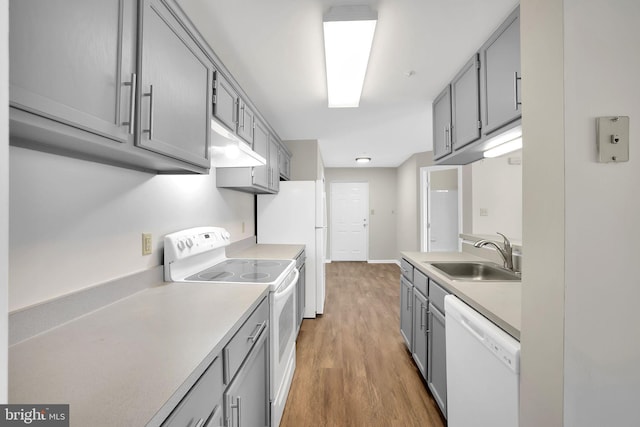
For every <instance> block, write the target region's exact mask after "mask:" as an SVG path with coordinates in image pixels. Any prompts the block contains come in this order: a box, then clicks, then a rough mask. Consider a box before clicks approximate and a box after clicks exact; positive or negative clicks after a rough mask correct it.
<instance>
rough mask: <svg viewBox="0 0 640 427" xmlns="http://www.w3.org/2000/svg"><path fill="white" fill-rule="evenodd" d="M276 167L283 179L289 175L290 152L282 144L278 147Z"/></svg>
mask: <svg viewBox="0 0 640 427" xmlns="http://www.w3.org/2000/svg"><path fill="white" fill-rule="evenodd" d="M278 165H279V167H278V169H279V170H280V176H281V177H282V178H284V179H285V180H288V179H289V178H290V177H291V154H289V152H288V151H287V150H286V149H285V148H284V147H283V146H282V145H280V147H279V148H278Z"/></svg>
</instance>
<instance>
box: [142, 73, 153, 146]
mask: <svg viewBox="0 0 640 427" xmlns="http://www.w3.org/2000/svg"><path fill="white" fill-rule="evenodd" d="M142 96H148V97H149V129H145V130H143V131H142V132H144V133H148V134H149V139H153V85H149V92H147V93H145V94H143V95H142Z"/></svg>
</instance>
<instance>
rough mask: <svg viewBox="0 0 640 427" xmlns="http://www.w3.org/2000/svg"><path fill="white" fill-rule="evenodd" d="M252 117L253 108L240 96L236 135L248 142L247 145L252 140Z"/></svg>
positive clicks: (253, 117)
mask: <svg viewBox="0 0 640 427" xmlns="http://www.w3.org/2000/svg"><path fill="white" fill-rule="evenodd" d="M254 119H255V114H254V113H253V110H252V109H251V107H249V105H248V104H247V103H246V102H245V101H244V100H243V99H242V98H240V101H239V104H238V136H240V137H241V138H242V139H244V140H245V141H247V142H248V143H249V146H251V145H253V142H254V140H253V139H254V136H253V129H254V128H253V123H254ZM260 154H262V153H260ZM263 155H264V154H263Z"/></svg>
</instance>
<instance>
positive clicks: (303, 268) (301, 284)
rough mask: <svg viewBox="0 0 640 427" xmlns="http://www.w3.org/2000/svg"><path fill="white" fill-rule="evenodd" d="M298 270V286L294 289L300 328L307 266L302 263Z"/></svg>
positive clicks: (302, 316)
mask: <svg viewBox="0 0 640 427" xmlns="http://www.w3.org/2000/svg"><path fill="white" fill-rule="evenodd" d="M301 256H303V257H304V252H303V255H301ZM298 270H299V271H300V276H299V278H298V286H297V288H296V290H297V291H298V305H297V309H298V311H297V316H298V329H300V325H302V320H303V319H304V308H305V298H306V293H307V291H306V286H307V283H306V279H305V275H306V273H307V266H306V264H302V266H301V267H299V268H298Z"/></svg>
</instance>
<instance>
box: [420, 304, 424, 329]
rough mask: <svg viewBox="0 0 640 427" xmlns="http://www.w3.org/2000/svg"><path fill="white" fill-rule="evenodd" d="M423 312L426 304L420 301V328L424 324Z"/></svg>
mask: <svg viewBox="0 0 640 427" xmlns="http://www.w3.org/2000/svg"><path fill="white" fill-rule="evenodd" d="M423 313H424V304H423V303H420V329H422V327H423V326H424V319H423Z"/></svg>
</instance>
